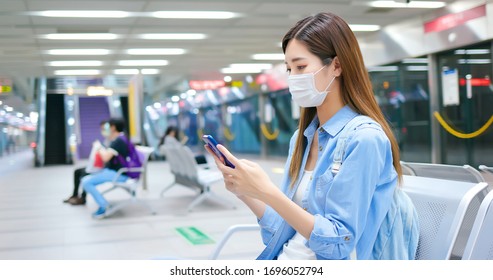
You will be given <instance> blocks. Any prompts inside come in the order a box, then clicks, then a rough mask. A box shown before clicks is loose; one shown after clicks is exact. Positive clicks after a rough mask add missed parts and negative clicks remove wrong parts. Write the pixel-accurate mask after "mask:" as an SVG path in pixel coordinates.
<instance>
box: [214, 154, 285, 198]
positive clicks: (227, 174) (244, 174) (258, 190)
mask: <svg viewBox="0 0 493 280" xmlns="http://www.w3.org/2000/svg"><path fill="white" fill-rule="evenodd" d="M205 148H206V150H207V151H208V152H209V153H210V154H211V155H212V156H213V158H214V161H215V162H216V165H217V167H218V168H219V170H220V171H221V173H222V174H223V177H224V184H225V185H226V189H228V190H229V191H230V192H232V193H234V194H235V195H237V196H238V197H239V198H242V196H249V197H252V198H256V199H259V200H261V201H265V199H266V198H267V197H269V196H270V195H271V194H273V193H274V192H275V191H277V190H278V189H277V187H276V186H275V185H274V184H273V183H272V181H271V180H270V178H269V176H268V175H267V173H265V171H264V170H263V169H262V168H261V167H260V165H258V164H257V163H255V162H252V161H249V160H246V159H241V160H240V159H237V158H236V157H235V156H233V155H232V154H231V153H230V152H229V151H228V150H227V149H226V148H225V147H224V146H222V145H217V148H218V149H219V151H221V152H222V153H223V154H224V156H225V157H226V158H227V159H228V160H229V161H231V163H233V164H234V165H235V168H230V167H228V166H226V165H225V164H224V162H223V159H219V158H218V157H217V156H216V154H215V153H214V152H213V151H212V150H211V149H210V148H209V147H208V146H207V145H205Z"/></svg>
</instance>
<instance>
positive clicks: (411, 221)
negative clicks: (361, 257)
mask: <svg viewBox="0 0 493 280" xmlns="http://www.w3.org/2000/svg"><path fill="white" fill-rule="evenodd" d="M358 119H359V120H360V121H359V122H358V121H356V120H358ZM363 123H374V124H377V125H378V126H380V125H379V124H378V123H376V122H375V121H374V120H372V119H371V118H370V117H367V116H364V115H358V116H356V117H354V118H353V119H352V120H350V121H349V122H348V123H347V124H346V126H345V127H344V128H343V131H342V132H341V136H340V138H339V139H338V140H337V143H336V147H335V151H334V158H333V163H332V170H331V172H332V175H333V176H334V177H335V176H336V175H337V173H338V172H339V169H340V167H341V165H342V161H343V157H344V153H345V151H346V148H347V144H348V140H349V139H348V138H349V136H350V134H351V132H353V131H354V130H356V128H357V127H358V126H359V124H363ZM393 233H396V234H393ZM401 234H403V235H404V236H401ZM418 236H419V224H418V214H417V212H416V209H414V205H413V203H412V201H411V199H410V198H409V197H408V196H407V194H406V193H405V192H404V191H403V190H402V189H400V188H399V187H397V188H396V189H395V191H394V195H393V198H392V203H391V206H390V209H389V211H388V212H387V215H386V216H385V218H384V220H383V222H382V225H381V226H380V229H379V231H378V234H377V238H376V240H375V244H374V245H373V250H372V255H371V258H372V259H375V260H382V259H385V260H410V259H414V257H415V254H416V250H417V246H418ZM351 259H357V252H356V248H355V249H354V250H353V252H351Z"/></svg>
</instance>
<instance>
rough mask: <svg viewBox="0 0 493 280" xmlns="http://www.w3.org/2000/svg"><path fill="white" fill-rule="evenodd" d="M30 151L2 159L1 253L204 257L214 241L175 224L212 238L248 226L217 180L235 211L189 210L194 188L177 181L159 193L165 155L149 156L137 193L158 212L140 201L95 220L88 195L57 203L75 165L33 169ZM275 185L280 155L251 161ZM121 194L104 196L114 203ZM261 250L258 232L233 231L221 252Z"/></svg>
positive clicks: (232, 255) (250, 219)
mask: <svg viewBox="0 0 493 280" xmlns="http://www.w3.org/2000/svg"><path fill="white" fill-rule="evenodd" d="M32 161H33V160H32V154H31V152H30V151H26V152H22V153H18V154H16V155H12V156H9V157H3V158H0V162H1V164H0V259H51V260H61V259H134V260H139V259H153V258H187V259H188V258H191V259H207V258H208V256H209V255H210V253H211V252H212V250H213V248H214V246H215V245H216V244H215V243H214V244H207V245H192V244H191V243H190V242H188V241H187V240H186V239H185V238H184V237H183V236H181V235H180V234H178V232H177V231H176V228H177V227H191V226H193V227H196V228H197V229H199V230H200V231H202V232H203V233H204V234H206V235H208V236H209V237H211V238H212V239H213V240H214V241H215V242H217V241H218V240H219V239H220V238H221V236H222V234H223V233H224V232H225V231H226V229H227V228H228V227H230V226H232V225H235V224H244V223H247V224H252V223H255V222H256V219H255V217H254V215H253V214H252V213H251V212H250V210H249V209H248V208H246V206H244V205H243V204H242V203H241V201H239V200H238V199H236V197H234V195H232V194H230V193H229V192H227V191H226V190H225V189H224V187H223V185H222V184H221V183H219V184H217V185H214V188H213V189H214V192H216V193H217V194H218V195H219V196H220V197H222V198H224V199H228V200H230V201H231V202H232V203H233V204H234V205H236V209H231V208H227V207H225V206H223V205H221V204H217V203H214V202H208V201H206V202H204V203H203V204H200V205H199V206H197V207H196V208H194V211H193V212H190V213H188V212H186V211H185V209H186V207H187V205H188V204H189V203H190V202H191V201H192V200H193V199H194V197H195V195H196V194H195V193H194V192H192V191H191V190H189V189H187V188H184V187H181V186H179V185H177V186H176V187H174V188H172V189H171V190H169V191H168V192H167V193H166V194H165V195H164V197H163V198H160V196H159V194H160V191H161V190H162V189H163V188H164V187H165V186H166V185H168V184H169V183H170V182H172V180H173V176H172V175H171V174H170V173H169V166H168V165H167V163H166V162H164V161H153V162H150V163H149V168H148V190H147V191H141V192H140V194H139V195H140V197H141V198H142V199H146V200H147V201H149V202H150V204H151V205H152V206H153V207H154V208H155V209H156V210H157V214H156V215H151V214H150V213H149V211H148V210H147V209H146V208H144V207H142V206H140V205H138V204H135V205H130V206H129V207H127V208H125V209H123V210H121V211H120V212H117V213H115V215H113V216H112V217H109V218H106V219H103V220H93V219H92V218H91V213H92V212H93V211H94V210H95V209H96V208H97V206H96V204H95V203H94V201H93V200H92V199H89V201H88V203H87V204H86V205H85V206H71V205H68V204H64V203H62V200H63V199H65V198H66V197H68V196H69V194H70V192H71V189H72V172H73V170H74V168H75V167H76V166H72V165H67V166H49V167H43V168H34V167H33V165H32ZM256 161H257V162H259V163H260V164H261V165H262V166H264V167H265V169H266V171H267V172H268V173H269V174H270V175H271V178H272V179H273V180H274V181H275V182H277V183H279V181H280V179H281V174H277V173H274V172H272V171H273V168H282V167H283V164H284V162H282V161H278V160H270V161H266V160H256ZM125 197H126V194H125V193H124V192H119V191H113V192H110V193H108V194H107V198H108V200H109V201H110V202H111V201H118V200H120V199H123V198H125ZM261 249H262V244H261V240H260V236H259V235H258V234H257V233H253V232H250V233H244V234H243V233H242V234H239V235H237V236H235V237H234V238H233V239H232V240H231V243H230V244H228V245H227V246H226V248H225V249H224V250H223V254H222V255H221V257H220V258H227V259H250V258H253V257H255V255H256V254H257V253H258V252H259V251H260V250H261Z"/></svg>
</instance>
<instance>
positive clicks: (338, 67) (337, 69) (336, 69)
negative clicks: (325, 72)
mask: <svg viewBox="0 0 493 280" xmlns="http://www.w3.org/2000/svg"><path fill="white" fill-rule="evenodd" d="M332 65H333V67H334V75H335V76H336V77H339V76H341V74H342V67H341V62H340V61H339V58H338V57H337V56H336V57H334V59H333V60H332Z"/></svg>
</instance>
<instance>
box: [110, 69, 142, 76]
mask: <svg viewBox="0 0 493 280" xmlns="http://www.w3.org/2000/svg"><path fill="white" fill-rule="evenodd" d="M113 73H114V74H115V75H136V74H139V69H115V70H114V71H113Z"/></svg>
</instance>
